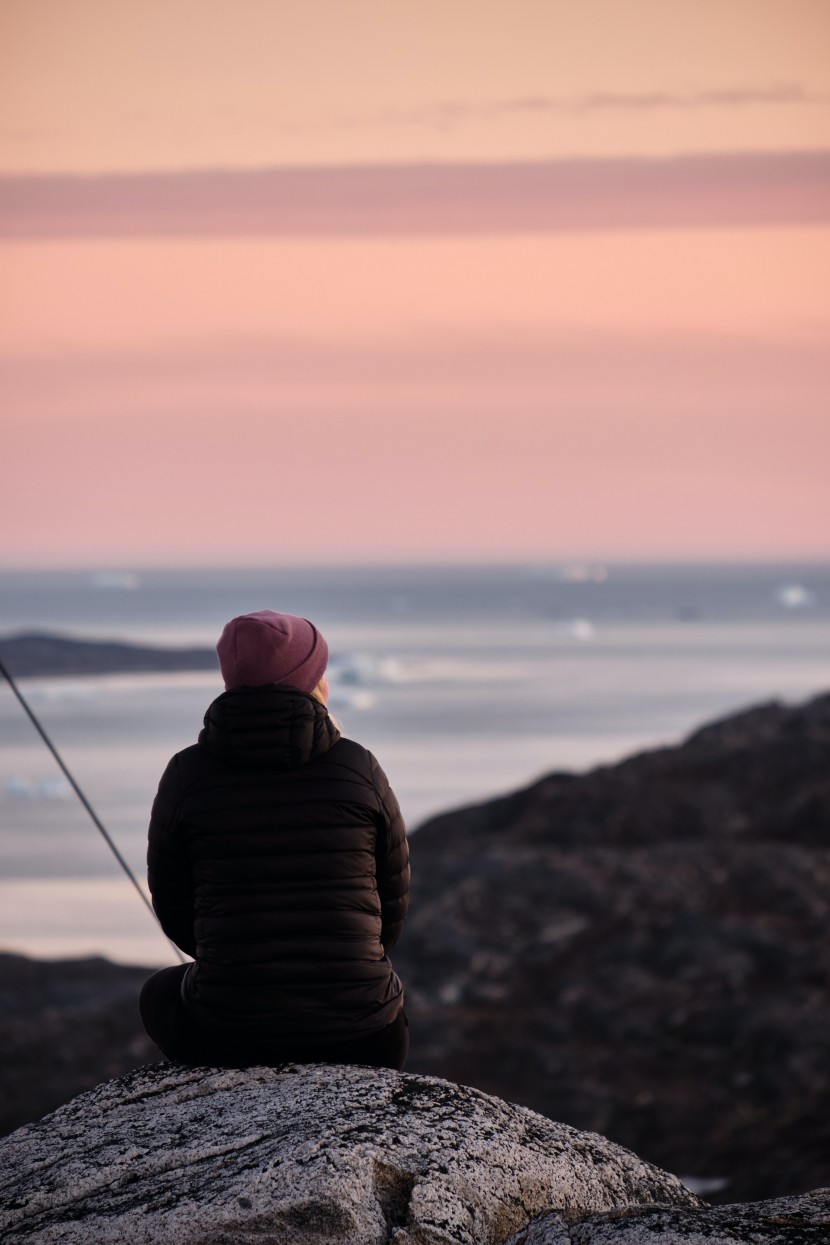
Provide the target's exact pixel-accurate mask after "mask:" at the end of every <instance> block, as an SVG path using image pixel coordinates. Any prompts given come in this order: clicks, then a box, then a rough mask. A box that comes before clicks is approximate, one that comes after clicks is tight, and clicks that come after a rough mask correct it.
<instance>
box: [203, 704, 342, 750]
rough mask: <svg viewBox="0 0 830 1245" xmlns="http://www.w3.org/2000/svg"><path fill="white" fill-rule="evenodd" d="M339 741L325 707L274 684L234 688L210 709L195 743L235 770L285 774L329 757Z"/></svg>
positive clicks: (335, 728) (337, 733) (336, 731)
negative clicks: (318, 757) (326, 754)
mask: <svg viewBox="0 0 830 1245" xmlns="http://www.w3.org/2000/svg"><path fill="white" fill-rule="evenodd" d="M339 738H340V732H339V731H338V729H337V727H336V726H335V725H334V723H333V722H332V720H331V718H330V717H329V714H328V710H327V709H326V706H325V705H323V704H321V703H320V701H319V700H317V699H316V698H315V697H314V696H311V695H309V693H308V692H302V691H300V689H299V688H296V687H289V686H286V685H283V684H278V683H269V684H267V685H266V686H264V687H237V688H234V689H233V690H232V691H229V692H223V693H222V695H221V696H218V697H217V698H216V700H214V701H213V703H212V704H211V705H210V706H209V707H208V711H207V713H206V714H205V725H204V730H202V731H201V733H200V734H199V743H200V745H201V746H202V747H203V748H206V749H207V750H208V752H210V753H211V755H212V756H215V757H216V758H217V759H218V760H221V761H223V762H225V764H227V765H232V766H235V767H236V768H239V769H257V770H268V769H272V770H285V769H296V768H297V766H299V765H305V764H306V763H307V762H308V761H311V760H313V758H314V757H316V756H320V755H321V754H322V753H324V752H328V750H329V748H331V747H333V745H334V744H336V743H337V741H338V739H339Z"/></svg>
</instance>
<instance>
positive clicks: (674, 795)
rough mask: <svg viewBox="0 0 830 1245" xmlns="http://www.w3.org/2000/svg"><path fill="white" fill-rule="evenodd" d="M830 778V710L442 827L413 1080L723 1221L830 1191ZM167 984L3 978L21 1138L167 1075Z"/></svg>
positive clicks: (50, 967) (549, 786)
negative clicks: (121, 1086)
mask: <svg viewBox="0 0 830 1245" xmlns="http://www.w3.org/2000/svg"><path fill="white" fill-rule="evenodd" d="M828 757H830V696H823V697H819V698H818V699H816V700H813V701H811V702H810V703H809V704H806V705H803V706H798V707H787V706H783V705H767V706H763V707H761V708H758V709H754V710H750V711H748V712H746V713H742V714H738V715H735V716H733V717H731V718H728V719H726V720H725V721H723V722H719V723H715V724H713V725H711V726H708V727H706V728H704V729H703V730H701V731H698V732H697V733H696V734H695V735H693V736H692V737H691V738H690V739H689V740H688V741H687V742H686V743H685V744H684V745H682V746H681V747H678V748H664V749H660V750H658V751H656V752H650V753H646V754H644V755H642V756H638V757H632V758H631V759H630V760H628V761H625V762H623V763H622V764H620V765H616V766H609V767H605V768H602V769H599V770H595V771H593V772H592V773H590V774H585V775H568V774H552V775H549V776H548V777H546V778H544V779H542V780H541V781H540V782H538V783H535V784H534V785H533V786H532V787H529V788H527V789H526V790H525V791H521V792H517V793H516V794H514V795H512V796H507V797H504V798H502V799H498V800H494V801H491V802H489V803H487V804H481V805H477V806H476V807H474V808H468V809H460V810H458V811H456V812H454V813H448V814H446V815H445V816H443V817H440V818H437V819H435V820H434V821H432V822H430V823H429V824H427V825H425V826H423V827H422V828H421V829H419V830H418V831H417V833H416V834H414V835H413V836H412V859H413V903H412V909H411V913H410V918H409V921H408V923H407V928H406V930H405V933H404V936H403V939H402V941H401V943H400V946H399V947H396V949H395V953H394V959H395V966H396V968H398V969H399V970H400V972H401V975H402V976H403V978H404V981H405V983H406V986H407V999H408V1003H407V1011H408V1013H409V1016H410V1022H411V1027H410V1034H411V1039H412V1052H411V1056H410V1061H409V1065H408V1069H409V1070H410V1071H411V1072H414V1073H421V1074H426V1075H434V1076H442V1077H445V1078H447V1079H449V1080H452V1081H457V1082H462V1083H463V1084H467V1085H475V1086H477V1087H478V1088H479V1089H482V1090H484V1091H486V1092H489V1093H493V1094H497V1095H498V1096H499V1097H501V1098H505V1099H507V1100H509V1101H512V1102H516V1101H518V1102H521V1103H522V1104H524V1105H526V1106H529V1107H531V1108H533V1109H534V1110H536V1111H539V1112H541V1113H542V1114H544V1115H546V1116H548V1117H550V1118H552V1119H558V1120H564V1121H566V1122H567V1123H568V1124H571V1125H573V1126H575V1127H577V1128H580V1129H585V1130H589V1131H592V1132H597V1133H602V1134H604V1135H605V1136H608V1137H610V1138H612V1139H613V1140H614V1141H616V1142H618V1143H620V1144H621V1145H624V1146H626V1147H627V1148H628V1149H630V1150H633V1151H635V1152H636V1153H637V1154H641V1155H643V1156H644V1157H645V1158H646V1159H648V1160H649V1161H651V1162H654V1163H657V1164H658V1165H659V1166H661V1167H663V1168H667V1169H669V1170H671V1171H676V1172H679V1173H680V1174H681V1175H682V1176H683V1177H684V1178H686V1177H689V1178H691V1177H695V1178H697V1179H698V1181H699V1182H700V1181H701V1180H702V1183H698V1184H697V1185H696V1187H697V1188H698V1189H699V1190H701V1191H703V1192H704V1193H705V1196H707V1197H711V1200H713V1201H716V1200H720V1201H726V1202H737V1201H749V1200H752V1199H756V1198H764V1197H775V1196H783V1195H789V1194H797V1193H802V1192H807V1191H808V1190H810V1189H813V1188H817V1187H821V1186H825V1185H827V1184H830V1158H829V1157H828V1156H830V1080H829V1079H828V1068H830V940H828V938H827V928H828V924H830V766H828V763H827V762H828ZM145 975H146V974H144V973H142V971H141V970H137V969H126V968H117V967H116V966H113V965H107V964H106V963H105V962H103V961H99V962H97V963H96V962H92V961H88V962H85V963H76V964H67V963H61V962H59V963H55V964H48V963H39V962H36V961H22V960H21V959H19V957H1V956H0V1004H2V1006H0V1127H1V1126H2V1124H3V1123H5V1127H6V1128H9V1127H14V1126H15V1125H16V1124H18V1123H21V1122H23V1121H24V1120H27V1119H33V1118H36V1117H37V1115H39V1114H41V1113H42V1112H43V1111H46V1110H50V1109H51V1108H52V1107H54V1106H56V1105H57V1104H58V1103H59V1102H61V1101H66V1099H67V1098H69V1097H70V1096H71V1095H72V1094H73V1093H78V1092H80V1091H81V1090H82V1089H84V1088H87V1087H91V1086H92V1085H94V1084H96V1083H97V1082H98V1081H100V1080H101V1079H102V1078H103V1077H105V1076H109V1075H113V1076H114V1075H119V1074H120V1073H121V1072H123V1071H126V1070H128V1069H129V1068H130V1067H134V1066H135V1064H136V1063H140V1062H143V1061H146V1060H148V1059H150V1058H151V1057H152V1053H151V1052H152V1050H153V1048H152V1045H151V1044H150V1043H149V1041H148V1039H147V1038H146V1037H145V1035H144V1034H143V1031H142V1029H141V1025H140V1021H139V1019H138V1012H137V1007H136V1004H135V1000H136V997H137V992H138V988H139V985H140V981H141V979H142V978H143V976H145ZM2 1104H7V1105H8V1110H7V1112H6V1114H5V1115H3V1105H2ZM710 1189H712V1190H715V1191H713V1192H711V1193H710V1192H708V1190H710Z"/></svg>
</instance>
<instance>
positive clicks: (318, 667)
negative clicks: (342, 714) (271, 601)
mask: <svg viewBox="0 0 830 1245" xmlns="http://www.w3.org/2000/svg"><path fill="white" fill-rule="evenodd" d="M216 652H217V653H218V654H219V666H220V669H221V671H222V678H223V679H224V680H225V687H226V689H228V690H230V689H231V688H232V687H262V685H263V684H265V683H288V684H290V685H291V687H299V688H300V689H301V690H302V691H304V692H313V691H314V688H315V687H316V686H317V684H318V683H319V682H320V680H321V679H322V677H323V675H324V673H325V670H326V666H327V664H328V660H329V649H328V645H327V644H326V642H325V640H324V639H323V637H322V636H321V635H320V632H319V631H318V630H317V628H316V627H315V626H314V624H313V623H310V622H309V621H308V619H307V618H297V617H296V616H295V615H294V614H278V613H277V612H276V611H275V610H257V611H256V613H255V614H240V615H239V617H238V618H232V619H231V621H230V622H229V623H228V625H227V626H226V627H225V630H224V631H223V632H222V635H221V636H220V638H219V643H218V644H217V645H216Z"/></svg>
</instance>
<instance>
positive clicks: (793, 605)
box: [775, 584, 816, 610]
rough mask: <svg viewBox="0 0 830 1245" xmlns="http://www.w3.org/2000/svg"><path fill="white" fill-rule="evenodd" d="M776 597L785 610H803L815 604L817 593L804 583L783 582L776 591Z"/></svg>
mask: <svg viewBox="0 0 830 1245" xmlns="http://www.w3.org/2000/svg"><path fill="white" fill-rule="evenodd" d="M775 599H776V601H777V602H778V604H779V605H783V607H784V609H785V610H803V609H807V608H808V606H810V605H815V602H816V594H815V593H814V592H811V591H810V589H809V588H805V587H804V585H803V584H782V585H781V587H780V588H777V589H776V591H775Z"/></svg>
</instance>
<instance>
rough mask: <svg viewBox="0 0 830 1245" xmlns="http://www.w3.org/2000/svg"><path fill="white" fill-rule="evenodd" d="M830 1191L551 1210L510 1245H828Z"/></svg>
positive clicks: (520, 1231)
mask: <svg viewBox="0 0 830 1245" xmlns="http://www.w3.org/2000/svg"><path fill="white" fill-rule="evenodd" d="M829 1240H830V1189H816V1190H815V1191H814V1192H813V1193H805V1194H802V1195H801V1196H800V1197H782V1198H776V1199H775V1200H774V1201H770V1202H743V1203H740V1204H738V1205H736V1206H706V1207H699V1208H698V1209H689V1208H687V1207H683V1208H673V1207H662V1206H661V1207H658V1206H649V1207H646V1208H642V1207H638V1206H634V1207H626V1208H625V1209H623V1210H612V1211H606V1212H604V1213H602V1214H599V1215H580V1216H578V1217H574V1216H573V1215H571V1214H568V1213H567V1212H566V1213H565V1214H562V1213H560V1212H558V1211H549V1212H548V1213H547V1214H544V1215H540V1216H538V1218H536V1219H534V1220H532V1222H531V1223H529V1224H528V1226H527V1227H526V1228H521V1229H520V1230H519V1231H518V1232H517V1233H516V1234H515V1235H514V1236H511V1238H510V1240H509V1241H508V1242H507V1245H826V1243H827V1241H829Z"/></svg>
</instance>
